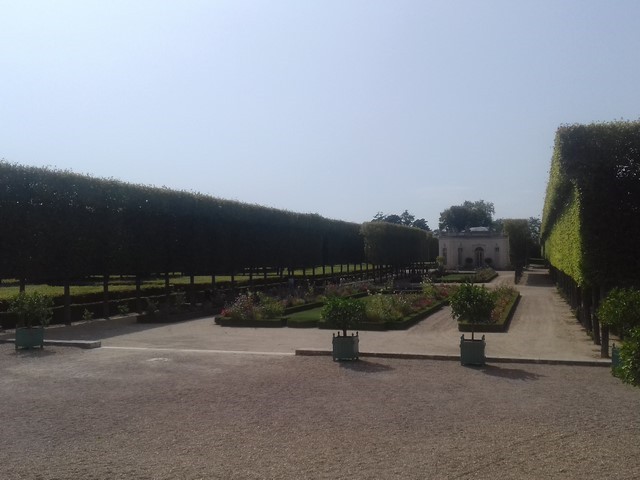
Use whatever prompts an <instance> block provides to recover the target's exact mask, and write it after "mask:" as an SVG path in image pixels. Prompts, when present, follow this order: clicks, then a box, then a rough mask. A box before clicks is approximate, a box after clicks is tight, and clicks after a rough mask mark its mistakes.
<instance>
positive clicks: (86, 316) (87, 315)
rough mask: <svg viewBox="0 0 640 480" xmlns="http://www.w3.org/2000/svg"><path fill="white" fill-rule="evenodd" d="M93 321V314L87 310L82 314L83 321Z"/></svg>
mask: <svg viewBox="0 0 640 480" xmlns="http://www.w3.org/2000/svg"><path fill="white" fill-rule="evenodd" d="M92 319H93V312H92V311H91V310H89V309H87V308H85V309H84V311H83V312H82V320H85V321H86V320H92Z"/></svg>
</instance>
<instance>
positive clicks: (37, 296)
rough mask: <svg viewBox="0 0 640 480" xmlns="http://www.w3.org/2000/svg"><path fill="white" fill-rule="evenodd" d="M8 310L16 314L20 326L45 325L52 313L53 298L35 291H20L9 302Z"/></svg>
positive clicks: (47, 323)
mask: <svg viewBox="0 0 640 480" xmlns="http://www.w3.org/2000/svg"><path fill="white" fill-rule="evenodd" d="M8 311H9V312H11V313H15V314H16V315H17V316H18V325H19V326H21V327H26V328H31V327H32V326H34V325H42V326H47V325H49V321H50V320H51V317H52V315H53V299H52V298H51V297H47V296H46V295H43V294H41V293H39V292H37V291H34V292H31V293H26V292H20V293H19V294H18V295H16V296H15V297H13V299H12V300H11V301H10V302H9V309H8Z"/></svg>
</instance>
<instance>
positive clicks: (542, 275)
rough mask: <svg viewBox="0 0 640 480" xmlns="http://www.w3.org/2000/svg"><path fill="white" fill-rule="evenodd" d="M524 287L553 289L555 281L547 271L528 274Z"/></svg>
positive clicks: (525, 277)
mask: <svg viewBox="0 0 640 480" xmlns="http://www.w3.org/2000/svg"><path fill="white" fill-rule="evenodd" d="M523 283H524V285H526V286H528V287H552V286H553V281H552V280H551V277H550V276H549V274H548V273H547V272H546V271H545V270H538V271H532V272H527V273H526V274H525V276H524V282H523Z"/></svg>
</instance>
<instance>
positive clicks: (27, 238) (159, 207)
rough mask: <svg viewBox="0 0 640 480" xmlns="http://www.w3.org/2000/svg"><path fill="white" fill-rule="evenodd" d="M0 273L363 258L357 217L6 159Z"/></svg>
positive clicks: (59, 274) (226, 267)
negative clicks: (259, 203) (325, 214)
mask: <svg viewBox="0 0 640 480" xmlns="http://www.w3.org/2000/svg"><path fill="white" fill-rule="evenodd" d="M0 186H1V187H0V225H2V228H1V229H0V252H2V255H1V256H0V278H25V279H29V280H50V279H73V278H81V277H84V276H87V275H104V274H116V273H117V274H141V275H143V274H148V273H158V272H167V271H169V272H178V271H179V272H185V273H190V274H228V273H234V272H237V271H239V270H240V269H241V268H244V267H263V266H264V267H290V268H300V267H307V268H309V267H312V266H318V265H327V264H347V263H350V264H358V263H362V262H363V259H364V242H363V238H362V236H361V234H360V225H359V224H356V223H349V222H343V221H338V220H330V219H326V218H323V217H321V216H319V215H316V214H301V213H293V212H288V211H283V210H276V209H272V208H266V207H261V206H257V205H250V204H245V203H240V202H235V201H229V200H222V199H218V198H214V197H209V196H205V195H201V194H197V193H189V192H184V191H173V190H168V189H163V188H155V187H147V186H141V185H132V184H127V183H124V182H119V181H115V180H111V179H96V178H92V177H89V176H84V175H79V174H75V173H71V172H60V171H52V170H48V169H43V168H34V167H25V166H19V165H13V164H9V163H7V162H0Z"/></svg>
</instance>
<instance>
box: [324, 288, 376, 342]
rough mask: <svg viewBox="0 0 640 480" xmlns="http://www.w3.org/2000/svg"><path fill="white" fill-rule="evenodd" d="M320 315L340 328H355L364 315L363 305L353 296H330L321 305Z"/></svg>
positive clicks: (343, 331)
mask: <svg viewBox="0 0 640 480" xmlns="http://www.w3.org/2000/svg"><path fill="white" fill-rule="evenodd" d="M320 316H321V317H322V318H323V319H324V320H325V321H326V322H327V323H328V324H329V325H331V326H333V327H335V328H339V329H340V330H342V333H343V335H344V336H345V337H346V336H347V330H350V329H353V328H356V327H357V325H358V323H360V322H361V321H362V319H363V318H364V316H365V305H364V303H363V302H362V301H361V300H358V299H355V298H342V297H330V298H328V299H327V302H326V303H325V304H324V306H323V307H322V311H321V312H320Z"/></svg>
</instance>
